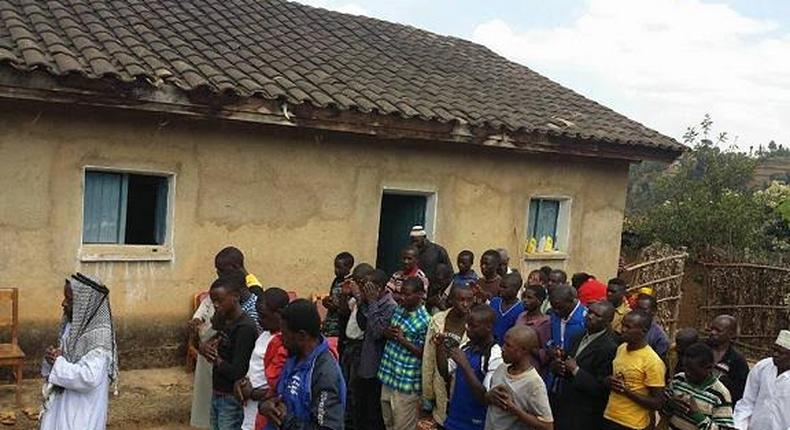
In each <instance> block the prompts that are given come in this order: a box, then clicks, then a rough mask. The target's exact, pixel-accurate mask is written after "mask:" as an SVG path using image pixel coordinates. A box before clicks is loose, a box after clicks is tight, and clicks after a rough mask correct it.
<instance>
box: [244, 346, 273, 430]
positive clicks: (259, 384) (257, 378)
mask: <svg viewBox="0 0 790 430" xmlns="http://www.w3.org/2000/svg"><path fill="white" fill-rule="evenodd" d="M271 340H272V334H271V332H268V331H264V332H262V333H261V334H260V335H259V336H258V339H256V340H255V347H254V348H253V350H252V355H250V367H249V369H248V370H247V378H248V379H249V380H250V385H252V388H266V387H268V385H269V382H268V381H267V380H266V373H265V369H264V365H263V356H264V355H266V348H267V347H268V346H269V341H271ZM257 415H258V402H256V401H254V400H247V404H246V405H245V406H244V422H243V423H242V425H241V428H242V430H252V429H254V428H255V417H256V416H257Z"/></svg>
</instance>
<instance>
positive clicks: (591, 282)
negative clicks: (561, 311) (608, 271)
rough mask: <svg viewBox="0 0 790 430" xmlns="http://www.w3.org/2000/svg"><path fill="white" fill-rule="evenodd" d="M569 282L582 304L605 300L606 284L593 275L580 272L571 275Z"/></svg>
mask: <svg viewBox="0 0 790 430" xmlns="http://www.w3.org/2000/svg"><path fill="white" fill-rule="evenodd" d="M571 284H573V288H576V296H577V297H578V298H579V301H580V302H581V303H582V305H584V306H587V304H589V303H593V302H598V301H601V300H606V285H605V284H603V283H601V282H600V281H598V280H597V279H595V276H593V275H590V274H588V273H584V272H580V273H576V274H574V275H573V277H571Z"/></svg>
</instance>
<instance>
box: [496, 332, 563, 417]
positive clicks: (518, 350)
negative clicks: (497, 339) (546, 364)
mask: <svg viewBox="0 0 790 430" xmlns="http://www.w3.org/2000/svg"><path fill="white" fill-rule="evenodd" d="M537 347H538V339H537V336H536V335H535V331H534V330H532V329H531V328H529V327H526V326H515V327H513V328H511V329H510V330H508V332H507V333H506V334H505V342H504V344H503V347H502V359H503V361H504V362H505V364H504V365H501V366H499V367H498V368H497V369H496V371H495V372H494V374H493V376H492V377H491V387H492V388H491V389H490V390H489V391H488V393H487V394H486V402H487V404H488V412H487V414H486V424H485V430H499V429H508V430H530V429H537V430H551V429H552V428H553V427H552V422H553V417H552V413H551V407H549V399H548V395H547V393H546V385H545V384H544V383H543V379H542V378H541V376H540V375H539V374H538V372H537V371H536V370H535V368H534V367H533V366H532V360H531V358H530V357H531V356H532V354H533V352H534V350H535V348H537Z"/></svg>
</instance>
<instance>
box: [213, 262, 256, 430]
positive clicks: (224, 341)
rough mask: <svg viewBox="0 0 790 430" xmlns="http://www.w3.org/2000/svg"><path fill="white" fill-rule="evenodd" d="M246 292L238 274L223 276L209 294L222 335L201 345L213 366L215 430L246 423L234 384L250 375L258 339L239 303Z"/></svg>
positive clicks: (215, 282)
mask: <svg viewBox="0 0 790 430" xmlns="http://www.w3.org/2000/svg"><path fill="white" fill-rule="evenodd" d="M244 290H247V286H246V284H245V282H244V274H243V273H242V272H240V271H236V272H231V273H229V274H226V275H222V276H220V277H219V278H218V279H217V280H216V281H214V283H213V284H211V290H210V291H209V294H210V296H211V301H212V302H213V303H214V310H215V313H214V319H215V321H217V322H218V323H219V326H218V327H219V333H218V336H217V337H216V338H215V339H213V340H210V341H209V342H207V343H204V344H202V345H201V348H200V349H201V351H200V352H201V354H203V356H204V357H205V358H206V360H207V361H208V362H209V363H211V364H212V366H213V374H212V387H213V394H212V397H211V413H210V416H211V418H210V420H211V428H212V429H214V430H226V429H238V428H240V427H241V425H242V423H243V422H244V410H243V409H242V406H241V403H239V402H238V401H237V400H236V399H235V398H234V396H233V385H234V384H235V382H236V381H237V380H239V379H241V378H243V377H244V376H245V375H246V374H247V370H248V368H249V363H250V355H251V354H252V350H253V348H254V347H255V340H256V338H257V337H258V330H257V327H256V324H255V322H254V321H253V320H252V318H250V317H249V315H247V314H246V313H245V312H244V311H243V310H242V309H241V305H240V303H239V300H240V296H241V291H244ZM247 292H249V291H247Z"/></svg>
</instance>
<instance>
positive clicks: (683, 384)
mask: <svg viewBox="0 0 790 430" xmlns="http://www.w3.org/2000/svg"><path fill="white" fill-rule="evenodd" d="M667 395H668V396H669V397H670V398H671V397H675V396H680V397H691V399H692V400H693V401H694V402H695V403H696V404H697V409H698V410H699V412H695V413H685V412H684V411H683V410H682V409H681V408H678V407H675V406H674V405H673V403H672V402H667V404H666V405H665V406H664V413H665V414H666V415H667V416H668V417H669V428H671V429H673V430H698V429H710V428H719V429H721V428H733V429H734V428H735V424H734V423H733V420H732V401H731V400H730V392H729V391H728V390H727V387H725V386H724V384H722V383H721V381H719V379H718V378H717V377H715V376H710V377H709V378H708V379H706V380H705V381H704V382H703V383H702V384H700V385H694V384H692V383H690V382H688V380H687V379H686V374H685V373H678V374H677V375H675V376H674V377H673V378H672V381H671V382H670V383H669V386H668V387H667Z"/></svg>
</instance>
